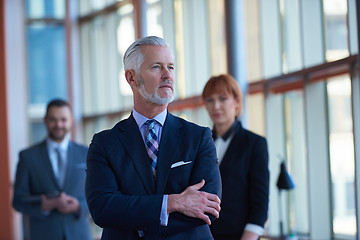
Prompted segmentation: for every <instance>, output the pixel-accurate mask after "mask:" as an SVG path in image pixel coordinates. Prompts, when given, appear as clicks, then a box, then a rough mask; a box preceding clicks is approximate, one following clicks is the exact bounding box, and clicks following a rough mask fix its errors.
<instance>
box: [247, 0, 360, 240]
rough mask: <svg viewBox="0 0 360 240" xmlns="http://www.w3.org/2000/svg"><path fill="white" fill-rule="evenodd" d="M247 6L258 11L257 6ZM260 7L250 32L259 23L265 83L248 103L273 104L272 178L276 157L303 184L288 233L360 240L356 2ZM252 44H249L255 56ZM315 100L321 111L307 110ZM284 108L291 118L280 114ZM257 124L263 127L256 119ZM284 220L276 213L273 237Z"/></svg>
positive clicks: (285, 0)
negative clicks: (355, 97) (260, 100)
mask: <svg viewBox="0 0 360 240" xmlns="http://www.w3.org/2000/svg"><path fill="white" fill-rule="evenodd" d="M246 2H249V3H248V5H251V6H254V5H255V4H254V3H253V1H250V0H249V1H246ZM250 2H251V3H250ZM258 3H259V7H258V10H259V16H258V18H257V19H255V20H254V21H252V19H251V16H250V17H249V18H248V19H247V22H248V24H247V26H248V28H249V29H253V25H252V22H256V21H259V25H260V31H259V34H258V36H260V39H261V42H260V49H261V59H262V62H261V63H262V66H261V71H258V72H262V76H261V77H260V81H257V82H253V83H250V86H249V89H250V91H253V92H252V93H251V95H250V97H248V99H252V98H253V99H255V98H256V97H255V96H258V95H259V94H260V93H259V92H261V93H262V94H263V95H264V97H265V99H264V101H265V113H266V114H265V121H266V125H265V126H266V129H265V131H266V136H267V138H268V142H269V156H270V171H271V172H272V173H274V174H276V173H277V171H278V170H277V168H278V166H277V160H276V156H277V154H278V153H282V152H283V153H284V154H285V153H286V159H287V165H288V167H289V171H290V172H291V173H292V175H293V176H294V178H295V181H296V188H295V189H294V190H293V191H292V192H291V194H288V196H287V201H286V203H287V204H286V206H285V207H284V208H286V209H287V217H288V219H287V220H286V221H287V222H286V224H285V225H286V230H287V231H288V233H291V232H293V231H295V232H297V233H298V234H300V235H301V236H302V235H307V236H310V238H315V239H317V238H318V237H320V238H321V237H322V238H324V239H330V238H334V239H344V238H350V239H354V238H356V237H358V236H356V234H357V232H358V230H357V226H356V205H357V204H356V197H355V194H356V190H355V179H356V178H355V157H354V152H355V149H354V138H356V137H354V130H353V120H352V119H353V113H352V109H354V108H352V105H354V104H355V105H354V106H358V105H359V102H356V103H353V101H352V96H351V92H352V91H353V90H352V89H351V83H350V75H351V73H352V69H353V64H354V61H356V60H355V58H351V56H350V53H351V54H357V53H358V42H357V20H356V17H355V16H356V12H355V9H356V1H354V0H348V1H346V0H311V1H310V0H304V1H299V0H279V1H277V0H269V1H268V0H259V1H258ZM252 38H253V36H248V42H249V43H248V45H249V46H250V47H251V48H253V42H252V41H251V39H252ZM339 60H340V61H339ZM335 61H337V62H335ZM328 63H332V65H331V64H329V65H327V64H328ZM249 64H251V65H250V66H249V69H253V68H256V67H257V66H258V63H256V62H255V61H249ZM340 64H342V66H339V65H340ZM254 65H256V66H254ZM340 68H341V69H342V70H336V71H334V70H335V69H340ZM316 69H318V70H316ZM344 72H348V75H344ZM253 75H255V74H253ZM329 77H330V78H329ZM250 80H252V79H250ZM353 81H354V82H358V81H359V79H357V78H356V79H354V80H353ZM354 86H356V85H354ZM294 88H295V89H296V90H294ZM313 94H316V97H315V96H313ZM252 96H253V97H252ZM314 99H316V100H317V102H316V103H315V102H306V101H312V100H314ZM281 103H283V104H284V110H283V109H281V108H279V104H281ZM256 107H257V103H256V102H255V101H248V108H247V109H251V108H254V109H256ZM320 109H323V110H321V111H319V110H320ZM251 111H254V110H251ZM251 111H250V112H251ZM323 113H324V115H322V114H323ZM250 116H251V119H253V120H252V121H255V122H256V117H254V116H252V115H250ZM279 116H284V121H285V122H284V126H285V127H284V128H281V127H279V126H278V122H279V121H281V120H282V119H281V117H279ZM315 121H321V122H315ZM250 125H251V124H250ZM320 125H321V127H320ZM316 126H318V127H316ZM274 129H277V131H275V130H274ZM316 135H318V137H316ZM320 135H321V136H320ZM282 136H285V139H284V140H283V139H282ZM314 137H315V138H316V139H318V140H319V141H321V142H319V144H317V143H315V145H316V146H318V147H316V149H315V148H314V147H312V145H314V142H313V141H312V139H314ZM310 138H311V139H310ZM283 141H284V144H283V146H282V142H283ZM309 143H311V146H310V144H309ZM314 161H316V162H314ZM314 167H316V168H317V169H318V170H315V169H314ZM319 168H321V170H319ZM316 171H318V174H317V173H316ZM313 181H317V182H318V183H322V185H320V184H317V183H314V182H313ZM270 186H271V188H272V189H271V190H270V195H271V196H270V201H271V202H270V206H271V207H272V208H276V206H274V205H273V203H272V201H276V196H273V195H274V192H275V193H276V190H275V189H274V188H275V187H274V185H272V184H270ZM319 188H322V189H321V190H320V189H319ZM316 192H322V193H324V194H323V196H322V197H324V199H327V198H329V200H328V201H327V202H326V203H323V204H321V201H323V200H321V201H320V200H319V199H318V196H317V194H316ZM312 195H313V196H312ZM315 195H316V196H317V199H315V198H314V196H315ZM319 201H320V202H319ZM321 216H329V217H326V218H327V219H326V220H325V219H324V221H323V222H322V224H321V226H320V224H318V223H317V221H316V220H317V219H321ZM278 217H279V216H277V214H276V212H272V210H271V208H270V217H269V222H268V223H269V224H268V226H269V228H268V234H269V235H274V234H275V235H276V233H277V232H278V230H277V228H278V227H277V224H276V223H275V222H276V221H277V219H278ZM328 219H330V220H329V221H328ZM274 221H275V222H274Z"/></svg>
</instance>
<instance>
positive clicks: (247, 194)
mask: <svg viewBox="0 0 360 240" xmlns="http://www.w3.org/2000/svg"><path fill="white" fill-rule="evenodd" d="M220 174H221V180H222V190H223V192H222V200H221V205H220V206H221V211H220V217H219V218H218V219H216V221H215V222H214V224H212V225H211V230H212V232H214V233H216V234H225V233H226V234H242V232H243V230H244V227H245V225H246V223H253V224H256V225H259V226H264V223H265V221H266V219H267V213H268V201H269V199H268V196H269V169H268V150H267V143H266V140H265V138H263V137H261V136H258V135H256V134H254V133H252V132H250V131H248V130H246V129H244V128H243V127H242V126H241V123H240V122H239V123H238V124H237V126H236V129H235V135H234V136H233V139H232V140H231V142H230V145H229V147H228V149H227V151H226V153H225V155H224V157H223V160H222V161H221V163H220Z"/></svg>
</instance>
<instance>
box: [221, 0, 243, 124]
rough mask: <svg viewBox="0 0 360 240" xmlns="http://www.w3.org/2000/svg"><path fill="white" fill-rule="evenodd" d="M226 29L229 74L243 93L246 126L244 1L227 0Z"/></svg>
mask: <svg viewBox="0 0 360 240" xmlns="http://www.w3.org/2000/svg"><path fill="white" fill-rule="evenodd" d="M225 27H226V51H227V62H228V73H229V74H230V75H232V76H233V77H234V78H235V79H236V80H237V81H238V83H239V85H240V87H241V90H242V93H243V114H242V116H241V120H242V122H243V124H244V126H246V125H247V124H246V109H245V93H246V92H247V87H248V83H247V79H246V62H245V61H246V52H245V27H244V0H225Z"/></svg>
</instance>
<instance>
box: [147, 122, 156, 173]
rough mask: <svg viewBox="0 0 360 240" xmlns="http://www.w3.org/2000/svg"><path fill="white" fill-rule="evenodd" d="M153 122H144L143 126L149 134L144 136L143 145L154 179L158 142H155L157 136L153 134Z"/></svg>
mask: <svg viewBox="0 0 360 240" xmlns="http://www.w3.org/2000/svg"><path fill="white" fill-rule="evenodd" d="M155 122H156V121H155V120H153V119H151V120H147V121H146V122H145V125H147V126H148V129H149V134H148V135H147V136H146V139H145V145H146V151H147V153H148V155H149V158H150V162H151V168H152V171H153V175H154V177H156V162H157V155H158V148H159V145H158V142H157V135H156V133H155V129H154V127H155Z"/></svg>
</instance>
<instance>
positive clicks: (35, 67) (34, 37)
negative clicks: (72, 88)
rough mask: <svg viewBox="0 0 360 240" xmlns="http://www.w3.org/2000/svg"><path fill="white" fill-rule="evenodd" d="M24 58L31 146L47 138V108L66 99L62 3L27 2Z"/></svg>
mask: <svg viewBox="0 0 360 240" xmlns="http://www.w3.org/2000/svg"><path fill="white" fill-rule="evenodd" d="M25 12H26V20H27V24H26V50H27V53H26V57H27V76H28V98H29V99H28V104H29V108H28V109H29V113H28V114H29V119H30V131H31V133H30V142H31V143H35V142H38V141H40V140H42V139H44V137H45V136H46V130H45V127H44V125H43V124H42V118H43V117H44V115H45V107H46V104H47V103H48V102H49V101H50V100H51V99H53V98H63V99H67V98H68V90H67V89H68V86H67V67H66V64H67V60H66V57H67V56H66V31H65V21H64V18H65V0H49V1H48V0H27V1H26V11H25Z"/></svg>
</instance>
